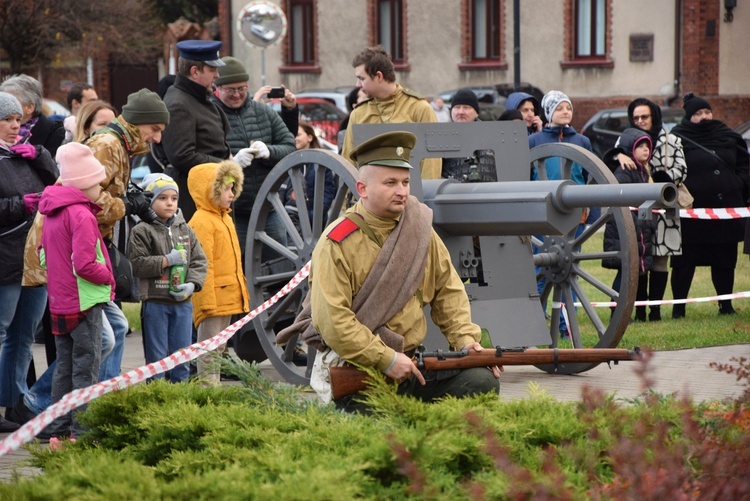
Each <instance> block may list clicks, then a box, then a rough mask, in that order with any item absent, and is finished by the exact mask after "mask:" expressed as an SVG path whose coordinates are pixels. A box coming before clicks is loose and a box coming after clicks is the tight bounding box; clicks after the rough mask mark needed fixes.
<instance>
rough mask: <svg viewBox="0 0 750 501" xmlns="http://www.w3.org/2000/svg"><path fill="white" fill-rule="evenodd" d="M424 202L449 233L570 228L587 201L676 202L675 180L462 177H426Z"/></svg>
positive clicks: (600, 203)
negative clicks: (464, 179) (487, 180)
mask: <svg viewBox="0 0 750 501" xmlns="http://www.w3.org/2000/svg"><path fill="white" fill-rule="evenodd" d="M423 183H424V202H425V204H427V205H428V206H429V207H430V208H431V209H432V210H433V213H434V214H433V221H434V224H435V226H436V227H438V228H440V229H441V230H442V231H443V232H445V233H446V234H449V235H477V236H481V235H534V234H547V235H552V234H557V235H560V234H564V233H567V232H568V231H570V230H571V229H572V228H574V227H575V225H577V224H578V223H579V222H580V220H581V215H582V209H583V208H584V207H610V206H616V207H628V206H641V205H644V204H646V206H647V207H648V208H649V209H650V208H653V207H672V206H674V204H675V201H676V199H677V188H676V187H675V185H674V184H672V183H649V184H646V183H644V184H627V185H623V184H609V185H596V184H594V185H586V186H580V185H577V184H575V183H573V182H572V181H570V180H563V181H509V182H496V183H458V182H456V181H454V180H450V179H443V180H425V181H424V182H423Z"/></svg>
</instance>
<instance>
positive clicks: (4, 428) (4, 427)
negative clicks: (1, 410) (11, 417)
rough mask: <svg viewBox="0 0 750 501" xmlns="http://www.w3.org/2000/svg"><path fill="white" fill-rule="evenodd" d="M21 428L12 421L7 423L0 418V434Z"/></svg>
mask: <svg viewBox="0 0 750 501" xmlns="http://www.w3.org/2000/svg"><path fill="white" fill-rule="evenodd" d="M20 427H21V425H20V424H18V423H15V422H13V421H8V420H7V419H5V418H4V417H2V416H0V433H11V432H14V431H16V430H17V429H19V428H20Z"/></svg>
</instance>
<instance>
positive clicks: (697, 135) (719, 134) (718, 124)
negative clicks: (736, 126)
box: [672, 118, 747, 151]
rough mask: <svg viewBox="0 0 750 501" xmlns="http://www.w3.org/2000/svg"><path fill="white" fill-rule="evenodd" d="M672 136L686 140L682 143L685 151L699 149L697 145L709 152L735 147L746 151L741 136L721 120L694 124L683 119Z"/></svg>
mask: <svg viewBox="0 0 750 501" xmlns="http://www.w3.org/2000/svg"><path fill="white" fill-rule="evenodd" d="M672 134H674V135H675V136H679V137H681V138H685V139H688V140H687V141H683V142H682V147H683V148H684V149H685V151H688V150H692V149H697V148H700V147H699V146H698V145H697V144H699V145H701V146H703V147H704V148H708V149H709V150H717V149H722V148H726V149H732V148H735V147H737V148H741V149H745V151H747V150H746V148H747V145H746V144H745V141H744V140H743V139H742V136H740V135H739V134H737V133H736V132H735V131H734V130H732V129H730V128H729V127H728V126H727V125H726V124H725V123H724V122H722V121H721V120H703V121H702V122H699V123H697V124H694V123H693V122H691V121H690V120H689V119H687V118H683V119H682V123H679V124H677V125H675V127H674V128H673V129H672ZM695 143H697V144H695Z"/></svg>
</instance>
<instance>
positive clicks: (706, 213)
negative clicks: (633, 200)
mask: <svg viewBox="0 0 750 501" xmlns="http://www.w3.org/2000/svg"><path fill="white" fill-rule="evenodd" d="M630 210H632V211H637V210H638V207H631V208H630ZM653 212H656V213H660V214H664V212H665V211H664V209H654V210H653ZM746 217H750V207H726V208H717V209H680V218H682V219H743V218H746Z"/></svg>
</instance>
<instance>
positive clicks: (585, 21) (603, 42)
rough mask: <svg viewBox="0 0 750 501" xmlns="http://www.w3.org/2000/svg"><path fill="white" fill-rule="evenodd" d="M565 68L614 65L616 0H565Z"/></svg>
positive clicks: (562, 62) (562, 64)
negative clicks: (614, 11)
mask: <svg viewBox="0 0 750 501" xmlns="http://www.w3.org/2000/svg"><path fill="white" fill-rule="evenodd" d="M563 17H564V19H563V24H564V26H566V27H569V28H566V29H567V31H566V32H565V59H564V60H563V61H561V62H560V66H561V67H563V68H582V67H597V68H614V66H615V63H614V61H613V60H612V26H611V25H610V19H612V0H565V13H564V14H563Z"/></svg>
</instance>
